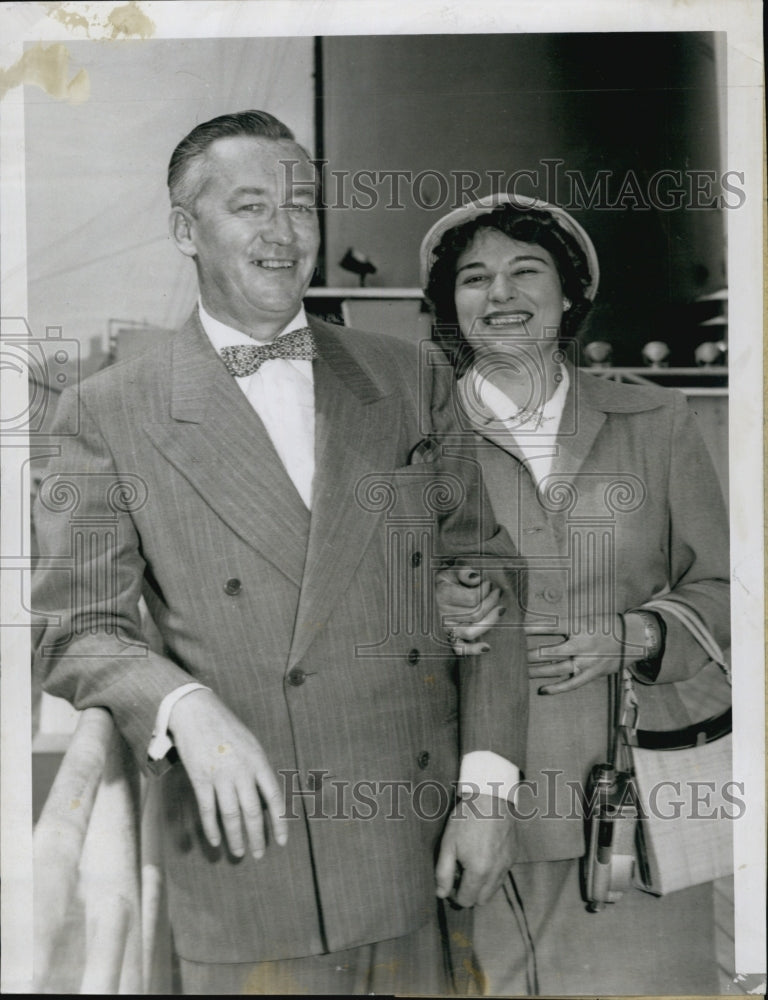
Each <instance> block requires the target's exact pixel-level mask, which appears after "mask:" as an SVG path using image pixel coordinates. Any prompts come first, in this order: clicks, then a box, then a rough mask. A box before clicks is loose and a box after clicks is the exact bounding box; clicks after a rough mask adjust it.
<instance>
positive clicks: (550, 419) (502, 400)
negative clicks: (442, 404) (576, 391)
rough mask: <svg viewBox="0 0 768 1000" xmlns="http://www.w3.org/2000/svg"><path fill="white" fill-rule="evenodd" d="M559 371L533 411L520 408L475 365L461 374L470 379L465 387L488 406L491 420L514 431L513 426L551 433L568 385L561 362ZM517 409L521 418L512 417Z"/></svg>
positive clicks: (564, 368) (562, 408)
mask: <svg viewBox="0 0 768 1000" xmlns="http://www.w3.org/2000/svg"><path fill="white" fill-rule="evenodd" d="M559 371H560V375H561V378H560V381H559V383H558V386H557V388H556V389H555V391H554V392H553V393H552V395H551V396H550V397H549V399H548V400H547V401H546V403H544V405H543V406H542V407H541V409H540V410H535V411H533V413H532V414H528V413H526V412H521V411H520V408H519V407H518V405H517V403H515V402H514V400H512V399H510V397H509V396H507V394H506V393H505V392H504V391H503V390H501V389H499V387H498V386H496V385H494V383H493V382H491V381H489V380H488V379H486V378H485V377H484V376H483V375H482V374H481V373H480V372H478V370H477V369H476V368H471V369H470V370H469V371H468V372H467V374H466V375H465V376H464V378H465V379H467V380H471V381H472V388H471V389H470V387H469V386H467V389H470V391H471V392H472V393H473V395H475V397H476V398H477V399H478V400H480V401H481V403H482V404H483V406H484V408H485V409H487V411H488V413H489V415H490V418H491V421H500V422H501V423H502V424H503V425H504V427H505V428H506V429H507V430H509V431H511V432H512V433H513V434H514V432H515V430H516V429H520V430H525V432H526V434H529V433H530V432H531V431H541V432H542V433H544V434H554V433H556V432H557V429H558V427H559V425H560V420H561V418H562V415H563V410H564V408H565V400H566V397H567V395H568V389H569V387H570V376H569V374H568V369H567V367H566V366H565V365H560V366H559ZM517 413H520V416H521V418H522V419H515V415H516V414H517ZM534 414H535V416H536V417H538V416H539V415H540V419H534ZM526 417H527V419H526Z"/></svg>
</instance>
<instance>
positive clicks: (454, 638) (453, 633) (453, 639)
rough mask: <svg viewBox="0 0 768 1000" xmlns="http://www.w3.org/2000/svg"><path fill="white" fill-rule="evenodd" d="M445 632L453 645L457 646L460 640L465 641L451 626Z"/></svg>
mask: <svg viewBox="0 0 768 1000" xmlns="http://www.w3.org/2000/svg"><path fill="white" fill-rule="evenodd" d="M445 634H446V636H447V638H448V642H450V644H451V645H452V646H455V645H456V643H458V642H464V640H463V639H462V638H461V636H460V635H459V633H458V632H457V631H456V629H455V628H449V629H448V630H447V631H446V633H445Z"/></svg>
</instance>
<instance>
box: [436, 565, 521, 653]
mask: <svg viewBox="0 0 768 1000" xmlns="http://www.w3.org/2000/svg"><path fill="white" fill-rule="evenodd" d="M435 595H436V597H437V604H438V608H439V609H440V618H441V621H442V624H443V626H444V627H445V628H446V629H448V630H449V633H450V636H451V641H452V645H453V648H454V651H455V652H457V653H463V654H465V655H469V656H476V655H477V654H479V653H487V652H488V650H489V648H490V647H489V646H488V644H487V643H486V642H477V641H473V640H478V639H480V638H481V637H482V636H483V635H485V633H486V632H487V631H488V629H489V628H490V627H491V626H492V625H495V624H496V623H497V622H498V621H499V619H500V618H501V617H502V616H503V615H504V614H505V613H506V608H505V607H503V606H502V605H500V604H499V600H500V598H501V591H500V590H499V589H498V587H493V586H492V584H491V581H490V580H484V579H483V577H482V575H481V574H480V573H478V571H477V570H475V569H472V568H471V567H469V566H451V567H449V568H446V569H441V570H440V571H439V572H438V573H437V576H436V578H435Z"/></svg>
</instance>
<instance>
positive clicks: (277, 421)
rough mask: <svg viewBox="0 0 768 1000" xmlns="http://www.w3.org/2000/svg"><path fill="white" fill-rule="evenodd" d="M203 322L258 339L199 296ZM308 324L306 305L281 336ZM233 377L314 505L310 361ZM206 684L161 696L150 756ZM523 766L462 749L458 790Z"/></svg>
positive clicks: (474, 788) (232, 335)
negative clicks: (181, 708)
mask: <svg viewBox="0 0 768 1000" xmlns="http://www.w3.org/2000/svg"><path fill="white" fill-rule="evenodd" d="M198 309H199V313H200V322H201V324H202V327H203V330H204V331H205V333H206V336H207V337H208V339H209V340H210V341H211V344H212V345H213V347H214V348H215V349H216V351H217V353H220V352H221V349H222V348H223V347H235V346H237V345H240V344H253V343H254V339H253V338H252V337H249V336H248V335H247V334H245V333H241V332H240V331H239V330H235V329H233V328H232V327H229V326H227V325H226V324H225V323H222V322H221V321H220V320H217V319H214V317H213V316H211V315H210V314H209V313H207V312H206V310H205V309H204V307H203V304H202V302H198ZM304 326H307V317H306V314H305V312H304V307H303V306H302V307H301V308H300V309H299V311H298V313H297V314H296V316H295V317H294V318H293V319H292V320H291V322H290V323H289V324H288V325H287V326H286V327H285V329H284V330H283V331H281V333H280V334H279V336H281V337H282V336H284V335H285V334H286V333H291V331H293V330H298V329H299V328H301V327H304ZM233 377H234V378H235V381H236V382H237V384H238V385H239V386H240V388H241V389H242V391H243V392H244V393H245V395H246V398H247V399H248V402H249V403H250V404H251V406H252V407H253V409H254V410H255V411H256V413H257V414H258V415H259V417H260V418H261V420H262V423H263V424H264V427H265V428H266V430H267V433H268V434H269V436H270V438H271V440H272V443H273V445H274V446H275V450H276V451H277V454H278V455H279V456H280V460H281V462H282V463H283V465H284V466H285V470H286V472H287V473H288V475H289V476H290V477H291V479H292V481H293V484H294V486H295V487H296V489H297V491H298V493H299V496H300V497H301V499H302V500H303V501H304V503H305V505H306V506H307V508H308V509H311V506H312V479H313V476H314V471H315V455H314V438H315V389H314V379H313V375H312V362H311V361H298V360H294V359H286V358H274V359H271V360H269V361H265V362H264V363H263V364H262V365H261V367H260V368H259V370H258V371H256V372H254V373H253V374H252V375H247V376H244V377H243V378H238V377H236V376H233ZM201 688H204V685H202V684H196V683H192V684H184V685H182V686H181V687H179V688H176V689H175V690H174V691H171V692H170V693H169V694H167V695H166V696H165V698H163V700H162V702H161V703H160V708H159V709H158V713H157V716H156V718H155V729H154V732H153V735H152V739H151V741H150V744H149V747H148V754H149V758H150V760H161V759H162V758H163V757H164V756H165V755H166V754H167V753H168V751H169V750H170V749H171V747H172V746H173V743H172V740H171V738H170V735H169V733H168V720H169V718H170V714H171V709H172V708H173V707H174V705H175V704H176V702H177V701H179V699H180V698H183V697H184V696H185V695H187V694H190V693H191V692H192V691H197V690H200V689H201ZM519 780H520V771H519V768H517V767H516V766H515V765H514V764H511V763H510V762H509V761H508V760H506V759H505V758H504V757H501V756H500V755H499V754H496V753H493V752H491V751H486V750H476V751H472V752H470V753H467V754H465V755H464V757H463V758H462V761H461V768H460V773H459V791H460V793H463V794H465V795H470V796H471V795H472V794H473V793H476V792H483V793H486V794H491V795H498V796H500V797H501V798H505V799H509V800H511V799H512V794H513V792H514V789H515V786H516V785H517V783H518V782H519Z"/></svg>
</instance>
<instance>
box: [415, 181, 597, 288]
mask: <svg viewBox="0 0 768 1000" xmlns="http://www.w3.org/2000/svg"><path fill="white" fill-rule="evenodd" d="M497 205H514V206H515V207H516V208H521V209H526V208H535V209H537V210H539V211H542V212H549V214H550V215H551V216H552V217H553V218H554V219H555V221H556V222H557V224H558V225H559V226H560V227H561V228H562V229H564V230H565V231H566V232H567V233H569V234H570V235H571V236H572V237H573V238H574V239H575V240H576V242H577V243H578V244H579V246H580V247H581V249H582V251H583V253H584V255H585V257H586V258H587V266H588V268H589V278H590V281H589V285H588V286H587V287H586V288H585V289H584V295H585V297H586V298H588V299H594V297H595V295H596V294H597V286H598V284H599V281H600V265H599V263H598V260H597V252H596V250H595V247H594V244H593V243H592V240H591V239H590V238H589V236H588V235H587V233H586V230H585V229H584V228H583V227H582V226H580V225H579V223H578V222H577V221H576V220H575V219H574V218H573V216H571V215H569V214H568V212H566V211H565V209H563V208H560V206H559V205H550V204H549V203H548V202H546V201H541V200H540V199H538V198H529V197H527V196H526V195H509V194H503V193H501V192H499V193H497V194H489V195H486V197H485V198H478V199H477V200H476V201H471V202H468V203H467V204H466V205H462V206H461V208H456V209H454V210H453V211H452V212H449V213H448V214H447V215H444V216H443V217H442V219H438V221H437V222H436V223H435V224H434V225H433V226H432V227H431V228H430V229H429V230H428V232H427V235H426V236H425V237H424V239H423V240H422V241H421V250H420V261H421V286H422V288H426V286H427V282H428V281H429V274H430V272H431V270H432V266H433V264H434V263H435V249H436V248H437V245H438V244H439V242H440V240H441V239H442V238H443V236H444V235H445V233H447V232H448V230H449V229H455V228H456V226H461V225H463V224H464V223H465V222H469V221H470V220H471V219H476V218H477V216H478V215H486V214H487V213H488V212H490V211H491V209H494V208H496V206H497Z"/></svg>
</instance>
